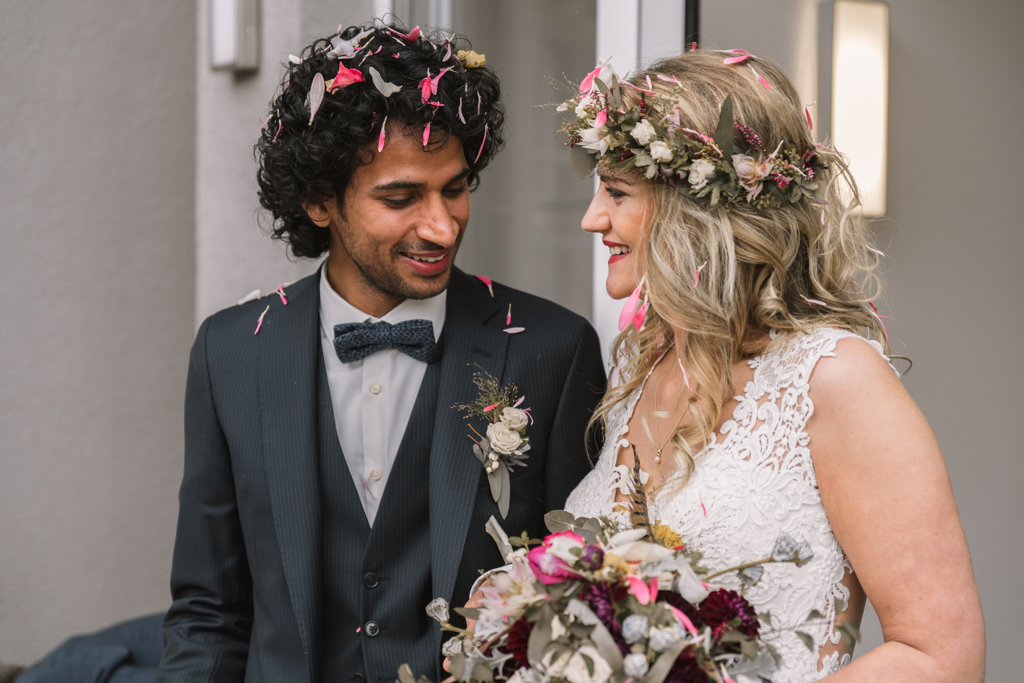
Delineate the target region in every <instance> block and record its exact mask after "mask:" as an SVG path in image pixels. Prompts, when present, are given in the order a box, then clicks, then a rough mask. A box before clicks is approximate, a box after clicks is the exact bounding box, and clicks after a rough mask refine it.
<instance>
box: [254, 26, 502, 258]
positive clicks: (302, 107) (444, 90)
mask: <svg viewBox="0 0 1024 683" xmlns="http://www.w3.org/2000/svg"><path fill="white" fill-rule="evenodd" d="M364 31H370V33H368V34H367V35H366V36H364V37H363V39H362V40H361V41H360V42H359V43H358V45H359V46H360V47H359V49H358V50H357V51H356V53H355V56H354V57H351V58H345V57H342V58H341V59H335V58H333V57H332V56H331V55H329V54H328V53H329V52H330V51H331V50H332V43H331V38H333V37H334V36H332V37H331V38H323V39H320V40H317V41H314V42H313V43H312V44H311V45H309V46H307V47H306V48H305V49H304V50H303V51H302V54H301V60H302V61H301V63H299V64H294V63H289V64H288V65H287V70H286V73H285V76H284V78H283V79H282V86H281V90H280V92H279V94H278V95H277V96H276V97H275V98H274V99H273V100H272V101H271V103H270V118H269V120H268V121H267V122H266V124H265V125H264V127H263V129H262V130H261V131H260V137H259V139H258V140H257V141H256V146H255V149H254V154H255V156H256V160H257V163H258V165H259V171H258V173H257V182H258V183H259V198H260V205H261V206H262V207H263V208H264V209H266V210H267V211H269V212H270V213H271V215H272V216H273V219H274V222H273V229H272V236H273V238H274V239H280V240H284V241H285V242H287V243H288V245H289V247H290V248H291V251H292V254H294V255H295V256H297V257H300V258H301V257H306V258H316V257H318V256H321V255H322V254H323V253H324V252H326V251H327V245H328V237H329V235H328V231H327V230H324V229H323V228H320V227H317V226H316V225H315V224H314V223H313V222H312V221H310V220H309V217H308V216H307V215H306V212H305V210H304V209H303V204H310V203H316V202H319V201H323V200H325V199H328V198H330V197H332V196H333V197H337V198H338V199H339V200H340V199H341V198H343V197H344V196H345V189H346V188H347V187H348V185H349V182H350V181H351V179H352V174H353V173H354V172H355V170H356V168H358V167H359V166H363V165H366V164H369V163H371V162H372V161H373V158H374V155H375V154H376V151H377V141H378V138H379V135H380V130H381V124H382V123H383V121H384V117H385V116H386V117H387V120H388V124H387V125H388V129H389V131H391V132H392V133H397V132H400V131H401V130H402V128H404V127H408V128H412V129H414V130H416V129H421V128H422V127H424V126H426V125H427V124H428V123H429V124H430V132H431V135H433V134H434V133H442V134H443V138H442V142H443V143H446V142H447V141H448V139H449V137H452V136H454V137H456V138H458V139H459V140H461V141H462V146H463V151H464V152H465V155H466V163H467V164H468V165H469V168H470V173H469V177H468V182H469V188H470V190H474V189H476V187H477V186H478V185H479V183H480V171H481V170H482V169H483V168H484V167H485V166H487V164H488V163H489V162H490V161H491V159H492V158H493V157H494V155H495V154H497V153H498V151H500V150H501V148H502V146H503V145H504V131H503V126H504V122H505V109H504V107H503V106H502V104H501V90H500V87H499V84H498V77H497V76H496V75H495V73H494V71H493V70H492V69H491V68H490V67H487V66H479V67H476V68H467V67H466V66H464V65H463V63H462V62H461V61H459V58H458V51H459V50H469V49H470V45H469V42H468V41H467V40H466V39H465V38H464V37H462V36H458V35H451V36H448V35H444V34H442V33H439V32H438V33H431V34H430V35H426V34H421V35H420V36H418V37H416V38H415V39H413V40H409V39H408V37H407V34H405V33H403V32H402V30H401V29H397V28H395V27H393V26H386V25H382V24H379V23H378V24H374V25H366V26H350V27H348V28H346V29H345V30H343V31H341V32H340V33H339V34H338V36H337V37H338V38H340V39H342V40H345V41H352V40H353V38H355V37H356V36H358V35H359V34H360V33H361V32H364ZM414 33H415V31H414ZM335 42H337V41H335ZM339 66H343V67H344V68H347V69H358V70H359V72H360V73H361V74H362V76H363V81H362V82H357V83H353V84H351V85H349V86H346V87H344V88H340V89H336V90H335V91H334V92H328V93H327V94H325V95H324V99H323V103H322V104H321V105H320V109H319V110H318V111H317V113H316V116H315V117H314V118H313V122H312V124H310V121H309V116H310V109H309V101H308V95H309V91H310V87H311V85H312V83H313V78H314V76H315V75H316V74H317V73H320V74H322V75H323V77H324V80H325V81H326V83H327V84H328V86H329V85H330V83H331V81H332V80H333V79H334V77H335V75H336V74H337V73H338V70H339ZM370 67H373V68H374V69H376V70H377V72H378V73H379V74H380V76H381V78H382V79H383V80H384V81H386V82H388V83H393V84H395V85H399V86H401V90H399V91H396V92H394V93H392V94H391V95H390V97H385V96H384V95H383V94H382V93H381V92H380V91H379V90H378V89H377V88H376V87H375V86H374V84H373V79H372V78H371V76H370ZM445 68H447V69H449V71H448V72H447V73H445V74H444V76H442V77H441V78H440V79H439V80H438V81H437V93H436V94H431V96H430V101H431V102H434V103H438V104H440V105H443V106H432V105H430V104H425V103H424V102H423V101H422V90H421V88H420V83H421V82H422V80H423V78H424V77H426V76H427V72H428V70H429V72H430V75H431V77H435V76H437V74H438V73H440V72H441V70H442V69H445ZM460 111H461V114H462V118H464V119H465V121H464V122H463V120H462V119H461V118H460V115H459V113H460ZM485 127H486V131H485ZM417 133H419V130H417ZM481 145H482V147H483V149H482V150H481ZM478 153H479V156H478Z"/></svg>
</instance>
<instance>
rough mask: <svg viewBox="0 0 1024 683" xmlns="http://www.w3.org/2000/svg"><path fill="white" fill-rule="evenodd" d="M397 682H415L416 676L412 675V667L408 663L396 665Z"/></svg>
mask: <svg viewBox="0 0 1024 683" xmlns="http://www.w3.org/2000/svg"><path fill="white" fill-rule="evenodd" d="M398 682H399V683H416V678H415V677H414V676H413V675H412V669H411V668H410V667H409V665H408V664H403V665H402V666H400V667H398Z"/></svg>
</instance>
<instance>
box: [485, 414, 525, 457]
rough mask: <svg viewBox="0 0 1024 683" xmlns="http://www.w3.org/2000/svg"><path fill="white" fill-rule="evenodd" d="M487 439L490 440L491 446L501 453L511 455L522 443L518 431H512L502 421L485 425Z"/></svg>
mask: <svg viewBox="0 0 1024 683" xmlns="http://www.w3.org/2000/svg"><path fill="white" fill-rule="evenodd" d="M487 440H488V441H490V442H491V448H492V449H494V451H495V452H497V453H500V454H501V455H512V454H513V453H515V452H516V449H518V448H519V446H521V445H522V443H523V437H521V436H519V432H516V431H512V430H511V429H509V427H508V425H507V424H505V423H504V422H492V423H491V424H489V425H487Z"/></svg>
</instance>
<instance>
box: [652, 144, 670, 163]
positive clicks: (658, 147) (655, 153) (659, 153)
mask: <svg viewBox="0 0 1024 683" xmlns="http://www.w3.org/2000/svg"><path fill="white" fill-rule="evenodd" d="M651 156H652V157H653V158H654V160H655V161H672V148H670V147H669V146H668V145H666V144H665V143H664V142H662V141H661V140H655V141H654V142H652V143H651Z"/></svg>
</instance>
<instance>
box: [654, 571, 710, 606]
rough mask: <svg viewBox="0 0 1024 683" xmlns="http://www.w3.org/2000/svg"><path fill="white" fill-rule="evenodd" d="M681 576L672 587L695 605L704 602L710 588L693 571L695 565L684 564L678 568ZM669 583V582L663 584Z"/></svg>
mask: <svg viewBox="0 0 1024 683" xmlns="http://www.w3.org/2000/svg"><path fill="white" fill-rule="evenodd" d="M676 572H677V573H678V574H679V576H678V577H677V578H676V582H675V585H673V586H672V588H673V589H674V590H675V592H676V593H679V594H680V595H682V596H683V599H684V600H686V601H687V602H689V603H691V604H693V605H699V604H700V603H702V602H704V598H706V597H708V589H707V588H705V587H704V584H703V583H702V582H701V580H700V579H699V578H697V575H696V574H695V573H694V571H693V567H691V566H690V565H689V564H684V565H682V566H681V567H678V568H677V569H676ZM663 585H668V584H663Z"/></svg>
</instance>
